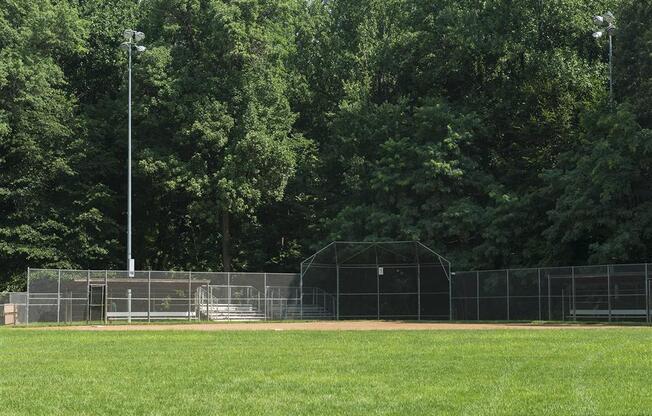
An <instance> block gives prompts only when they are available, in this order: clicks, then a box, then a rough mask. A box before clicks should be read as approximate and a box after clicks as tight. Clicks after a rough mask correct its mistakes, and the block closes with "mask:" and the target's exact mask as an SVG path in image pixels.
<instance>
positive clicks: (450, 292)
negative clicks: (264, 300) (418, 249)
mask: <svg viewBox="0 0 652 416" xmlns="http://www.w3.org/2000/svg"><path fill="white" fill-rule="evenodd" d="M442 266H443V264H442ZM448 320H449V321H452V320H453V271H452V270H451V263H450V262H448Z"/></svg>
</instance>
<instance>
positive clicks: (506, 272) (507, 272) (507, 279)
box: [505, 269, 509, 321]
mask: <svg viewBox="0 0 652 416" xmlns="http://www.w3.org/2000/svg"><path fill="white" fill-rule="evenodd" d="M505 276H506V278H505V282H506V283H507V320H508V321H509V269H507V270H506V271H505Z"/></svg>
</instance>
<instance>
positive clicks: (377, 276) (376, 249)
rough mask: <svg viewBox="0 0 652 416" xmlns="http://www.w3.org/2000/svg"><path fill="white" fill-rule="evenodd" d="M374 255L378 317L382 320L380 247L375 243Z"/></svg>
mask: <svg viewBox="0 0 652 416" xmlns="http://www.w3.org/2000/svg"><path fill="white" fill-rule="evenodd" d="M374 256H375V258H376V319H377V320H379V321H380V270H379V269H378V268H379V267H380V265H379V264H378V247H376V245H375V244H374Z"/></svg>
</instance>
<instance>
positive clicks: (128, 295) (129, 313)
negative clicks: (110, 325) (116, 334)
mask: <svg viewBox="0 0 652 416" xmlns="http://www.w3.org/2000/svg"><path fill="white" fill-rule="evenodd" d="M127 323H131V289H127Z"/></svg>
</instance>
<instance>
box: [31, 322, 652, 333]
mask: <svg viewBox="0 0 652 416" xmlns="http://www.w3.org/2000/svg"><path fill="white" fill-rule="evenodd" d="M33 328H34V329H42V330H48V331H59V330H65V331H397V330H398V331H400V330H410V331H414V330H416V331H433V330H434V331H437V330H494V329H514V330H518V329H521V330H523V329H526V330H527V329H529V330H546V329H548V330H550V329H557V330H560V329H561V330H563V329H604V328H632V326H616V325H601V324H591V325H580V324H575V325H573V324H569V325H559V324H527V323H504V324H501V323H433V322H424V323H420V322H399V321H315V322H230V323H226V322H225V323H195V324H192V323H187V324H186V323H183V324H156V323H153V324H130V325H125V324H118V325H68V326H65V325H62V326H44V327H33ZM641 328H645V327H642V326H641Z"/></svg>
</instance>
